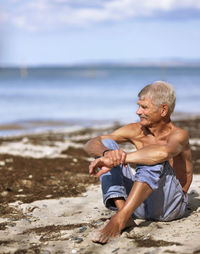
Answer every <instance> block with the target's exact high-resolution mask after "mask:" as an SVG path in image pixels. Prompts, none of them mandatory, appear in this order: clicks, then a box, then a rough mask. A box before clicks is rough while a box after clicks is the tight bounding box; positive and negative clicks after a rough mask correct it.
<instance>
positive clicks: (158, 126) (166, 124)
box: [147, 118, 172, 137]
mask: <svg viewBox="0 0 200 254" xmlns="http://www.w3.org/2000/svg"><path fill="white" fill-rule="evenodd" d="M171 127H172V122H171V119H170V118H169V119H164V120H161V121H160V122H158V123H155V124H154V125H152V126H150V127H147V129H148V131H149V133H150V134H151V135H153V136H154V137H157V136H160V135H161V133H164V132H167V131H169V130H170V129H171Z"/></svg>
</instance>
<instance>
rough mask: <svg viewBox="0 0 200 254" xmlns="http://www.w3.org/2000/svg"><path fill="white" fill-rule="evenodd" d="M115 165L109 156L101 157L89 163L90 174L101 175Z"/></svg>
mask: <svg viewBox="0 0 200 254" xmlns="http://www.w3.org/2000/svg"><path fill="white" fill-rule="evenodd" d="M113 167H114V165H113V163H112V161H111V160H110V159H109V158H105V157H100V158H98V159H96V160H94V161H93V162H91V163H90V165H89V174H90V175H92V176H96V177H99V176H100V175H102V174H105V173H107V172H108V171H110V170H111V169H112V168H113Z"/></svg>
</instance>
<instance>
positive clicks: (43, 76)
mask: <svg viewBox="0 0 200 254" xmlns="http://www.w3.org/2000/svg"><path fill="white" fill-rule="evenodd" d="M156 80H165V81H168V82H170V83H171V84H172V85H173V86H174V87H175V90H176V95H177V104H176V109H175V112H176V113H177V114H178V113H179V114H189V115H194V114H196V115H199V114H200V66H171V67H169V66H164V65H163V66H150V67H149V66H131V65H111V64H110V65H109V64H107V65H103V64H102V65H83V66H72V67H69V66H61V67H59V66H57V67H53V66H52V67H30V68H23V67H21V68H14V67H13V68H0V95H1V100H0V125H1V126H4V127H2V128H1V130H0V135H7V134H10V133H16V132H19V131H22V130H24V129H26V130H37V129H40V130H41V129H51V128H58V127H64V126H75V125H76V126H77V125H81V126H91V125H94V124H110V123H113V122H116V121H117V122H120V123H128V122H134V121H137V120H138V117H137V116H136V114H135V112H136V110H137V104H136V102H137V94H138V92H139V91H140V90H141V89H142V88H143V87H144V86H145V85H146V84H149V83H152V82H153V81H156ZM14 125H15V126H17V128H14V127H12V128H11V127H10V126H14ZM6 126H7V127H6ZM19 126H20V127H19Z"/></svg>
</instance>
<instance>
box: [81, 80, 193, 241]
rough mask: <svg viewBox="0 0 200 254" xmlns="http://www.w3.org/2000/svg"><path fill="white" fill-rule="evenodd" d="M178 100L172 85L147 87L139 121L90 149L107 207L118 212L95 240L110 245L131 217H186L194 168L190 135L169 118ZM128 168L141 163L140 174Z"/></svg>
mask: <svg viewBox="0 0 200 254" xmlns="http://www.w3.org/2000/svg"><path fill="white" fill-rule="evenodd" d="M175 101H176V96H175V92H174V89H173V87H172V86H171V85H170V84H169V83H166V82H162V81H157V82H154V83H152V84H150V85H147V86H146V87H144V88H143V89H142V90H141V91H140V93H139V94H138V110H137V112H136V113H137V115H138V116H139V118H140V122H138V123H131V124H128V125H126V126H124V127H121V128H119V129H118V130H116V131H114V132H113V133H111V134H109V135H103V136H99V137H96V138H93V139H91V140H90V141H89V142H87V144H86V145H85V150H86V151H87V152H88V154H90V155H91V156H94V157H96V159H95V160H94V161H93V162H92V163H91V164H90V166H89V173H90V174H91V175H93V176H97V177H100V181H101V186H102V192H103V201H104V204H105V206H106V207H107V208H109V209H112V210H116V211H117V213H116V214H115V215H114V216H112V218H111V220H110V221H109V222H108V223H107V224H106V226H105V227H104V228H103V229H102V230H99V231H97V232H95V233H94V234H93V237H92V241H94V242H100V243H106V242H107V241H108V240H109V239H110V238H113V237H116V236H118V235H119V234H120V232H121V231H122V230H123V229H124V228H126V227H127V226H129V225H130V223H131V220H132V218H142V219H147V220H157V221H171V220H174V219H178V218H181V217H182V216H183V215H184V213H185V208H186V204H187V191H188V189H189V187H190V184H191V182H192V163H191V151H190V146H189V137H188V133H187V131H185V130H183V129H180V128H178V127H177V126H175V125H174V124H173V123H172V122H171V119H170V115H171V113H172V112H173V110H174V107H175ZM122 142H131V143H132V144H134V146H135V147H136V151H134V152H131V153H126V152H125V151H123V150H122V149H120V148H119V146H118V143H122ZM97 157H98V158H97ZM128 163H134V164H136V173H135V175H133V173H132V170H131V168H130V167H129V165H128Z"/></svg>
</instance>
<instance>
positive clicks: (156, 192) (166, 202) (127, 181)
mask: <svg viewBox="0 0 200 254" xmlns="http://www.w3.org/2000/svg"><path fill="white" fill-rule="evenodd" d="M102 143H103V144H104V146H106V147H107V148H109V149H112V150H115V149H119V146H118V144H117V143H116V142H115V141H113V140H112V139H103V140H102ZM100 181H101V187H102V194H103V202H104V204H105V206H106V207H107V208H108V209H111V210H117V208H116V206H115V204H114V202H113V198H118V197H119V198H124V199H125V200H126V199H127V197H128V195H129V193H130V191H131V188H132V186H133V184H134V181H138V182H143V183H147V184H148V185H149V186H150V187H151V189H152V190H153V191H152V193H151V194H150V195H149V196H148V198H147V199H146V200H145V201H144V202H143V203H142V204H141V205H140V206H139V207H138V208H137V209H136V210H135V211H134V212H133V215H132V217H134V218H141V219H146V220H157V221H171V220H174V219H179V218H181V217H183V215H184V213H185V209H186V205H187V195H185V194H184V193H183V191H182V187H181V185H180V183H179V181H178V179H177V178H176V176H175V174H174V170H173V168H172V167H171V166H170V164H169V162H168V161H166V162H163V163H159V164H156V165H150V166H149V165H137V166H136V172H135V174H133V170H132V169H131V168H130V166H128V167H124V166H123V165H119V166H117V167H114V168H112V169H111V170H110V171H109V172H107V173H106V174H103V175H101V177H100Z"/></svg>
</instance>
